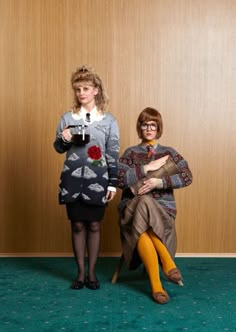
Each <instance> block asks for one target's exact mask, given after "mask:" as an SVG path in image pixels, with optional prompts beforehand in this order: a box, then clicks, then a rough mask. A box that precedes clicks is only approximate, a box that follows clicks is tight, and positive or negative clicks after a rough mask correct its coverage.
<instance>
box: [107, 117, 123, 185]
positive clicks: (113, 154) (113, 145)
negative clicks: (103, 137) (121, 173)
mask: <svg viewBox="0 0 236 332" xmlns="http://www.w3.org/2000/svg"><path fill="white" fill-rule="evenodd" d="M119 139H120V137H119V127H118V124H117V121H116V120H115V118H113V119H112V121H111V125H110V131H109V135H108V138H107V141H106V161H107V165H108V176H109V180H108V186H112V187H116V186H117V172H118V159H119V150H120V142H119Z"/></svg>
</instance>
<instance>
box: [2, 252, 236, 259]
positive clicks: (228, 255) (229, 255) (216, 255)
mask: <svg viewBox="0 0 236 332" xmlns="http://www.w3.org/2000/svg"><path fill="white" fill-rule="evenodd" d="M4 257H9V258H10V257H13V258H14V257H16V258H17V257H26V258H27V257H45V258H46V257H73V253H71V252H53V253H51V252H50V253H49V252H43V253H35V252H34V253H0V258H4ZM99 257H120V253H117V252H108V253H100V254H99ZM176 257H186V258H188V257H189V258H191V257H192V258H194V257H203V258H204V257H206V258H235V257H236V253H177V254H176Z"/></svg>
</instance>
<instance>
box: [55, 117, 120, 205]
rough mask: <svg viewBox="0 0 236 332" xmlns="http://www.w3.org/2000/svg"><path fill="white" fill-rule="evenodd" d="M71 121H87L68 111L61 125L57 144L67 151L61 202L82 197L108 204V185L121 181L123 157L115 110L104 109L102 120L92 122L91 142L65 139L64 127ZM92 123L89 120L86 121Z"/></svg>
mask: <svg viewBox="0 0 236 332" xmlns="http://www.w3.org/2000/svg"><path fill="white" fill-rule="evenodd" d="M69 125H85V121H84V120H83V119H79V120H78V119H75V118H74V117H73V116H72V112H71V111H69V112H66V113H65V114H64V115H63V116H62V117H61V119H60V122H59V124H58V127H57V132H56V140H55V142H54V148H55V150H56V151H57V152H58V153H64V152H66V158H65V161H64V165H63V169H62V172H61V178H60V184H59V203H60V204H66V203H69V202H74V201H76V200H78V199H82V200H83V201H84V202H85V203H86V204H89V205H93V204H94V205H99V206H104V205H105V204H106V198H105V197H106V192H107V187H108V186H113V187H116V185H117V163H118V158H119V129H118V125H117V121H116V119H115V118H114V117H113V115H112V114H111V113H108V112H107V113H104V115H103V116H102V117H101V120H100V121H94V122H92V123H91V124H90V125H89V126H88V131H89V134H90V142H89V143H87V144H85V145H81V146H79V145H75V144H73V143H66V142H64V141H63V140H62V137H61V135H62V131H63V130H64V128H66V127H67V126H69ZM86 125H88V123H86Z"/></svg>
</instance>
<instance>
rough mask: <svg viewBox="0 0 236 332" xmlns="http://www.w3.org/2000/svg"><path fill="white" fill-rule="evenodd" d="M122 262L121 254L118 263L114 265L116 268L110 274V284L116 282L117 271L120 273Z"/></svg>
mask: <svg viewBox="0 0 236 332" xmlns="http://www.w3.org/2000/svg"><path fill="white" fill-rule="evenodd" d="M123 263H124V256H123V255H121V256H120V259H119V262H118V264H117V266H116V269H115V271H114V273H113V275H112V278H111V283H112V284H115V283H116V282H117V279H118V276H119V273H120V270H121V268H122V265H123Z"/></svg>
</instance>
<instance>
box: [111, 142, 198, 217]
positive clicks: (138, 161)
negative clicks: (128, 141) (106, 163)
mask: <svg viewBox="0 0 236 332" xmlns="http://www.w3.org/2000/svg"><path fill="white" fill-rule="evenodd" d="M154 150H155V156H153V159H159V158H161V157H164V156H166V155H169V156H170V157H171V158H172V160H173V161H174V162H175V164H176V165H177V168H178V169H179V173H178V174H175V175H171V176H164V177H162V181H163V188H162V189H154V190H152V191H151V192H150V193H148V195H150V196H152V197H153V198H154V199H156V200H157V201H158V202H159V203H160V204H161V205H162V206H163V208H164V209H165V210H166V212H167V213H168V214H169V215H171V216H173V217H174V218H175V217H176V212H177V211H176V203H175V198H174V192H173V190H174V189H178V188H182V187H185V186H188V185H189V184H191V183H192V173H191V171H190V169H189V167H188V164H187V162H186V160H184V158H183V157H182V156H181V155H180V154H179V153H178V152H177V151H175V150H174V149H173V148H171V147H166V146H162V145H157V146H156V147H155V149H154ZM149 162H150V158H149V157H148V153H147V148H146V146H145V145H141V144H139V145H136V146H133V147H130V148H128V149H127V150H126V151H125V152H124V154H123V155H122V156H121V158H120V160H119V165H118V187H119V188H121V189H122V190H123V194H122V198H121V202H120V206H119V209H120V210H121V211H122V210H123V208H125V206H126V203H127V201H128V200H129V199H130V198H132V197H133V194H132V192H131V190H130V189H129V187H130V186H132V185H134V184H135V183H136V182H137V181H138V180H140V179H142V178H144V177H145V174H144V171H143V165H145V164H148V163H149Z"/></svg>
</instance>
